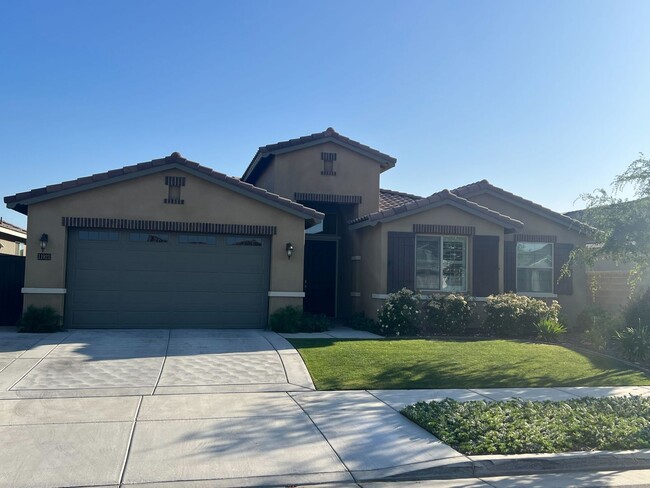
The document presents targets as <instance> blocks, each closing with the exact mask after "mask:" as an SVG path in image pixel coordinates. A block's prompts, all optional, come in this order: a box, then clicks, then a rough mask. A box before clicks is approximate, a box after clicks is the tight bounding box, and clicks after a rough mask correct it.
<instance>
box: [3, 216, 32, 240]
mask: <svg viewBox="0 0 650 488" xmlns="http://www.w3.org/2000/svg"><path fill="white" fill-rule="evenodd" d="M0 234H8V235H11V236H14V237H19V238H21V239H23V240H24V239H26V238H27V231H26V230H25V229H23V228H21V227H18V226H17V225H14V224H10V223H9V222H7V221H5V220H2V217H0Z"/></svg>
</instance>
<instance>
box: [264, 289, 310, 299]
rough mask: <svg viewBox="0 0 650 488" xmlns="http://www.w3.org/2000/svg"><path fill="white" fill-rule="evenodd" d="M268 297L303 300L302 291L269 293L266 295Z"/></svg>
mask: <svg viewBox="0 0 650 488" xmlns="http://www.w3.org/2000/svg"><path fill="white" fill-rule="evenodd" d="M268 296H270V297H282V298H305V292H304V291H270V292H269V293H268Z"/></svg>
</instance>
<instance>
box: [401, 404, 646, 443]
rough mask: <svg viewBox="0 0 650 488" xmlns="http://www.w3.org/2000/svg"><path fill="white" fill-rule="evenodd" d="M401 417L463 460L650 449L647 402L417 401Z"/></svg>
mask: <svg viewBox="0 0 650 488" xmlns="http://www.w3.org/2000/svg"><path fill="white" fill-rule="evenodd" d="M402 414H403V415H405V416H406V417H408V418H409V419H411V420H412V421H413V422H415V423H417V424H418V425H420V426H421V427H423V428H425V429H426V430H428V431H429V432H431V433H432V434H433V435H435V436H436V437H438V438H439V439H440V440H442V441H443V442H444V443H445V444H448V445H450V446H451V447H452V448H454V449H456V450H457V451H459V452H461V453H463V454H467V455H481V454H526V453H557V452H569V451H591V450H607V451H609V450H614V451H616V450H628V449H645V448H650V399H647V398H643V397H640V396H628V397H607V398H580V399H576V400H566V401H544V402H536V401H527V400H520V399H515V400H509V401H499V402H485V401H471V402H458V401H456V400H452V399H449V398H447V399H445V400H443V401H441V402H430V403H426V402H419V403H416V404H414V405H409V406H408V407H406V408H404V409H403V410H402Z"/></svg>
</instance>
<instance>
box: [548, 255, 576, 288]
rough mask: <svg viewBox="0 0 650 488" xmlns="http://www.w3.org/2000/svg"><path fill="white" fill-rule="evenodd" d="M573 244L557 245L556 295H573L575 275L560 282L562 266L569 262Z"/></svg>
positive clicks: (555, 268)
mask: <svg viewBox="0 0 650 488" xmlns="http://www.w3.org/2000/svg"><path fill="white" fill-rule="evenodd" d="M573 247H574V246H573V244H560V243H558V244H555V246H554V250H553V282H554V284H555V294H556V295H573V275H569V276H565V277H564V278H562V279H561V280H560V281H558V280H559V279H560V274H561V273H562V266H564V264H565V263H567V262H569V257H570V255H571V251H573Z"/></svg>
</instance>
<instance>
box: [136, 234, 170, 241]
mask: <svg viewBox="0 0 650 488" xmlns="http://www.w3.org/2000/svg"><path fill="white" fill-rule="evenodd" d="M129 240H130V241H135V242H168V241H169V235H168V234H146V233H135V232H133V233H131V234H129Z"/></svg>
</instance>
